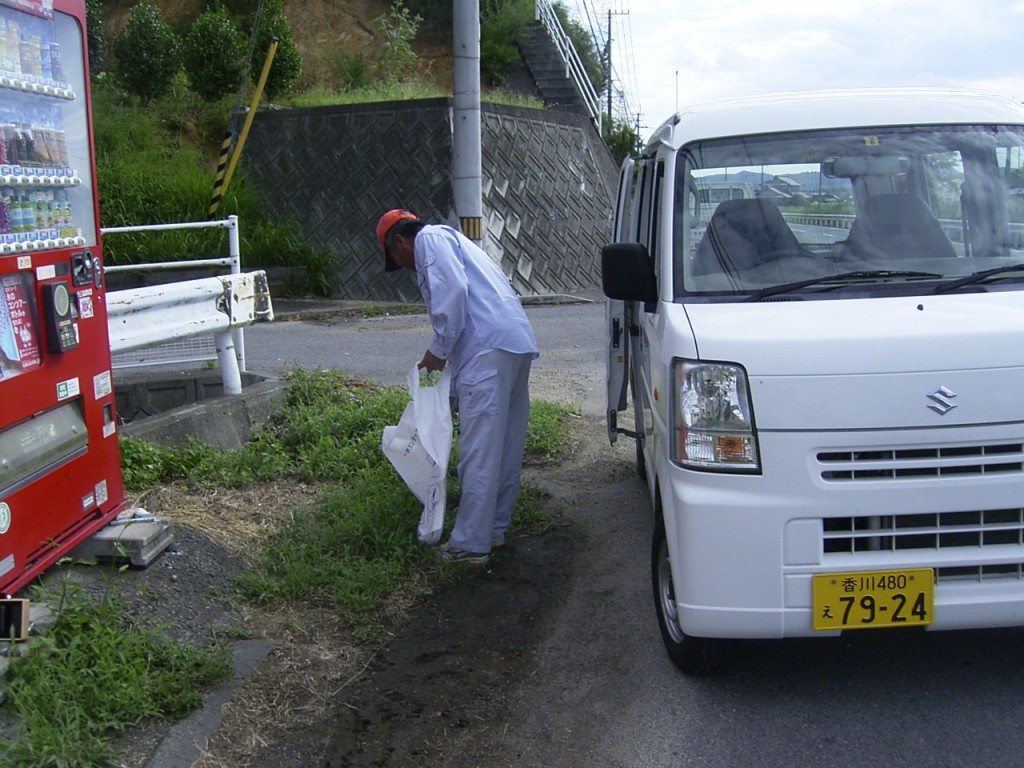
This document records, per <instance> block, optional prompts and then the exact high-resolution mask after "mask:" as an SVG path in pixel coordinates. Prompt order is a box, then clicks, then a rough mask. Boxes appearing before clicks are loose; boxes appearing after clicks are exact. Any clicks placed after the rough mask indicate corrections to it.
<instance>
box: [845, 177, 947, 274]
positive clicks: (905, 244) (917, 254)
mask: <svg viewBox="0 0 1024 768" xmlns="http://www.w3.org/2000/svg"><path fill="white" fill-rule="evenodd" d="M845 251H846V253H847V254H850V255H853V256H858V257H871V256H876V257H884V258H886V259H921V258H935V257H938V258H946V259H955V258H956V249H955V248H954V247H953V244H952V243H951V242H950V241H949V238H948V237H946V233H945V232H943V230H942V225H941V224H940V223H939V221H938V219H936V218H935V215H934V214H933V213H932V212H931V209H930V208H929V207H928V204H927V203H926V202H925V201H924V200H922V199H921V198H920V197H918V196H917V195H912V194H907V193H894V194H886V195H876V196H874V197H869V198H868V199H867V201H866V203H865V205H864V211H863V212H862V213H861V214H860V215H859V216H857V218H856V219H855V220H854V222H853V226H852V227H851V228H850V234H849V236H848V237H847V239H846V247H845Z"/></svg>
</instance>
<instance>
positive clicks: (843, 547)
mask: <svg viewBox="0 0 1024 768" xmlns="http://www.w3.org/2000/svg"><path fill="white" fill-rule="evenodd" d="M822 525H823V532H824V545H825V546H824V550H825V552H826V553H829V552H851V553H852V552H879V551H883V552H899V551H901V550H911V549H934V550H939V549H950V548H954V547H988V546H996V545H1000V544H1024V509H987V510H983V511H978V512H937V513H927V514H914V515H870V516H868V515H865V516H862V517H834V518H825V519H823V520H822Z"/></svg>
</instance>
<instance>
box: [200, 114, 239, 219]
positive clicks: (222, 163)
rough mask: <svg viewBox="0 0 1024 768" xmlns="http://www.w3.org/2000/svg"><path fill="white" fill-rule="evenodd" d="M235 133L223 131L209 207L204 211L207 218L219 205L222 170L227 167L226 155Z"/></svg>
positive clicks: (211, 216) (221, 190) (228, 152)
mask: <svg viewBox="0 0 1024 768" xmlns="http://www.w3.org/2000/svg"><path fill="white" fill-rule="evenodd" d="M234 137H235V135H234V134H233V133H232V132H231V131H226V132H225V133H224V141H222V142H221V144H220V158H219V159H218V160H217V173H216V175H214V177H213V196H212V197H211V198H210V207H209V209H208V210H207V211H206V215H207V216H208V217H209V218H211V219H212V218H213V215H214V214H215V213H216V212H217V208H219V207H220V198H221V194H222V192H223V190H224V172H225V171H226V170H227V167H228V155H229V154H230V152H231V141H232V140H233V139H234Z"/></svg>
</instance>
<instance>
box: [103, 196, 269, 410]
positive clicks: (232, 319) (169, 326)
mask: <svg viewBox="0 0 1024 768" xmlns="http://www.w3.org/2000/svg"><path fill="white" fill-rule="evenodd" d="M211 227H212V228H221V229H227V230H228V242H229V247H228V250H229V255H228V257H227V258H221V259H199V260H195V261H175V262H159V263H155V264H132V265H120V266H110V267H106V268H105V270H104V271H105V272H107V273H116V272H138V271H143V270H144V271H148V270H164V269H191V268H193V267H209V266H218V267H230V269H231V273H230V274H228V275H221V276H216V277H207V278H201V279H199V280H183V281H179V282H171V283H165V284H161V285H153V286H147V287H143V288H131V289H127V290H121V291H111V292H110V293H108V294H107V327H108V331H109V334H110V351H111V353H112V354H114V355H117V354H120V353H125V352H130V351H132V350H138V349H142V348H147V347H153V346H155V345H161V344H167V343H168V342H173V341H176V340H179V339H186V338H192V337H196V336H200V335H205V334H212V336H213V339H214V343H215V347H216V359H217V362H218V364H219V366H220V370H221V380H222V382H223V387H224V394H227V395H238V394H241V392H242V378H241V371H244V370H245V339H244V336H243V328H245V326H247V325H252V323H254V322H258V321H265V320H273V319H274V310H273V305H272V303H271V300H270V288H269V286H268V284H267V276H266V273H265V272H263V271H262V270H259V271H253V272H248V273H244V274H243V273H242V272H241V268H240V253H239V239H238V217H237V216H229V217H228V218H227V219H226V220H222V221H210V222H194V223H183V224H152V225H144V226H136V227H110V228H105V229H101V230H100V231H101V233H102V234H103V235H104V236H107V235H109V234H116V233H119V232H146V231H158V230H168V229H198V228H211ZM161 362H169V361H166V360H164V361H161ZM170 362H177V361H170ZM135 364H136V365H139V364H146V363H145V362H143V363H135ZM115 367H117V366H115Z"/></svg>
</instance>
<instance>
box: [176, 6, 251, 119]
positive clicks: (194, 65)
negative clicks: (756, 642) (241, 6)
mask: <svg viewBox="0 0 1024 768" xmlns="http://www.w3.org/2000/svg"><path fill="white" fill-rule="evenodd" d="M245 47H246V46H245V36H244V35H243V34H242V33H241V32H240V31H239V29H238V27H237V26H236V25H235V22H234V21H233V20H232V18H231V16H229V15H228V12H227V10H226V9H225V8H223V7H221V6H218V7H217V8H215V9H213V10H208V11H206V12H205V13H203V15H202V16H200V17H199V18H198V19H196V20H195V21H194V22H193V23H192V26H191V27H189V30H188V33H187V34H186V35H185V38H184V40H183V41H182V54H183V56H184V60H185V72H186V73H187V74H188V78H189V82H190V83H191V85H192V90H193V91H195V92H196V93H198V94H199V95H200V96H202V97H203V98H204V99H206V100H207V101H217V100H218V99H220V98H222V97H224V96H227V95H228V94H229V93H232V92H233V91H235V90H236V89H237V88H238V87H239V85H240V84H241V82H242V67H243V60H244V57H245Z"/></svg>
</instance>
